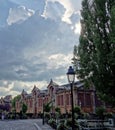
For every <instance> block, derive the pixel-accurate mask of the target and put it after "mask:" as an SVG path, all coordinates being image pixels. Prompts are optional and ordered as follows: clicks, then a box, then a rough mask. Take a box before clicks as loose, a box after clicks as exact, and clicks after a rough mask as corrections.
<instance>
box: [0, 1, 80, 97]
mask: <svg viewBox="0 0 115 130" xmlns="http://www.w3.org/2000/svg"><path fill="white" fill-rule="evenodd" d="M80 9H81V0H0V97H2V96H3V97H4V96H6V95H12V96H16V95H18V94H20V93H21V92H22V90H23V89H24V90H25V91H27V92H28V93H30V92H31V90H32V89H33V87H34V85H36V86H37V87H38V88H40V89H46V88H47V86H48V84H49V82H50V80H51V79H52V80H53V81H54V82H56V83H57V84H59V85H61V84H66V83H67V82H68V81H67V77H66V72H67V69H68V67H69V66H70V65H71V62H72V60H71V59H72V57H73V47H74V45H78V44H79V34H80V28H81V27H80Z"/></svg>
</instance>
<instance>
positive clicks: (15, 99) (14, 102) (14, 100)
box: [12, 95, 21, 108]
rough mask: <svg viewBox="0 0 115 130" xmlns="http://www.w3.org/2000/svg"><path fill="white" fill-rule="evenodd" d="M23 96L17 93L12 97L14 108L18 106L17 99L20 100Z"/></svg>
mask: <svg viewBox="0 0 115 130" xmlns="http://www.w3.org/2000/svg"><path fill="white" fill-rule="evenodd" d="M20 98H21V96H20V95H17V96H15V97H14V98H13V99H12V108H15V106H16V101H17V100H20Z"/></svg>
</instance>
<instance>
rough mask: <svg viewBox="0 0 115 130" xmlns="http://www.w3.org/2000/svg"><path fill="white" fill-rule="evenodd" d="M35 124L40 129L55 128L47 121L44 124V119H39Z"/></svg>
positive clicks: (50, 129) (51, 129) (49, 129)
mask: <svg viewBox="0 0 115 130" xmlns="http://www.w3.org/2000/svg"><path fill="white" fill-rule="evenodd" d="M35 126H36V128H37V129H38V130H54V129H53V128H51V127H50V126H49V125H48V124H47V123H45V124H44V125H43V124H42V119H39V121H38V122H36V123H35Z"/></svg>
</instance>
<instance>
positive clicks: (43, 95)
mask: <svg viewBox="0 0 115 130" xmlns="http://www.w3.org/2000/svg"><path fill="white" fill-rule="evenodd" d="M44 98H45V97H44V95H43V122H42V124H43V125H44Z"/></svg>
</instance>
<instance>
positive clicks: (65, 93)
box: [16, 79, 103, 116]
mask: <svg viewBox="0 0 115 130" xmlns="http://www.w3.org/2000/svg"><path fill="white" fill-rule="evenodd" d="M20 97H21V98H20V99H19V100H17V101H16V112H17V113H20V111H21V109H22V104H23V103H25V104H26V105H27V108H28V110H27V114H31V115H35V116H36V115H38V114H40V113H42V112H43V104H47V103H49V102H50V103H51V106H52V107H51V111H50V113H54V112H55V108H57V107H58V108H60V110H61V113H66V112H70V110H71V92H70V85H69V84H64V85H58V84H56V83H55V82H54V81H53V80H52V79H51V81H50V83H49V84H48V86H47V89H46V90H40V89H39V88H37V87H36V86H34V87H33V89H32V91H31V93H30V94H28V93H27V92H25V91H24V90H23V91H22V93H21V95H20ZM73 97H74V106H79V107H80V108H81V110H82V111H83V112H87V113H95V108H96V107H98V106H101V105H103V103H102V102H101V101H100V100H99V99H98V97H97V95H96V91H95V89H94V87H92V86H91V87H90V88H85V87H84V83H82V82H80V81H77V82H75V83H74V86H73Z"/></svg>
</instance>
